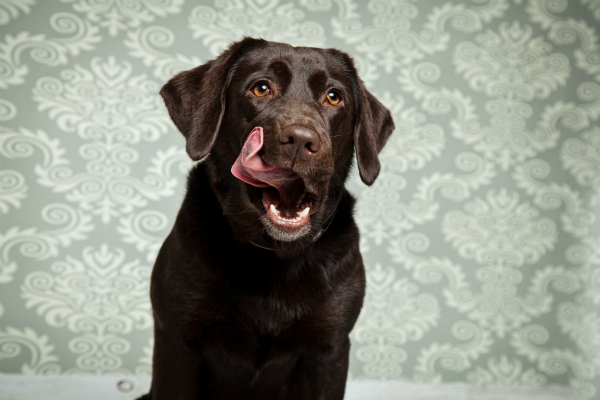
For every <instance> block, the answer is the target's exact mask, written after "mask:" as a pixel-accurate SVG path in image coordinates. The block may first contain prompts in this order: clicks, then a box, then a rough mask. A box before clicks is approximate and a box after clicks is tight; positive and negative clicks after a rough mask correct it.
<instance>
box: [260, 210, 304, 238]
mask: <svg viewBox="0 0 600 400" xmlns="http://www.w3.org/2000/svg"><path fill="white" fill-rule="evenodd" d="M269 214H270V212H268V213H267V214H265V215H262V216H261V218H260V219H261V222H262V224H263V226H264V227H265V230H266V231H267V234H268V235H269V236H270V237H272V238H273V239H275V240H278V241H280V242H293V241H295V240H299V239H301V238H303V237H305V236H306V235H308V234H309V233H310V230H311V227H312V226H311V223H310V216H308V218H309V219H308V220H306V221H302V223H294V222H287V221H284V222H281V221H277V220H276V219H277V217H275V220H273V217H271V216H270V215H269Z"/></svg>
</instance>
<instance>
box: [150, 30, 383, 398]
mask: <svg viewBox="0 0 600 400" xmlns="http://www.w3.org/2000/svg"><path fill="white" fill-rule="evenodd" d="M257 79H263V80H267V81H268V82H269V84H270V85H271V87H272V88H273V93H272V96H271V97H270V98H256V96H253V95H252V92H251V89H252V85H254V83H255V82H256V80H257ZM332 87H334V88H335V89H336V90H338V91H340V92H341V95H342V99H343V100H342V102H340V104H338V105H337V106H335V107H334V106H331V105H330V104H329V103H326V102H325V101H326V99H325V96H326V95H327V91H328V90H330V89H331V88H332ZM161 94H162V95H163V97H164V99H165V104H166V106H167V108H168V110H169V113H170V115H171V118H172V119H173V121H174V122H175V124H176V125H177V127H178V128H179V130H180V131H181V132H182V133H183V134H184V136H185V137H186V140H187V151H188V153H189V154H190V156H191V157H192V158H193V159H196V160H197V159H200V158H202V157H204V156H206V155H207V154H208V153H209V152H210V154H209V155H208V156H207V157H206V158H205V159H204V160H203V161H202V162H200V163H199V164H197V165H196V166H195V167H194V168H193V169H192V171H191V172H190V174H189V177H188V187H187V193H186V196H185V199H184V201H183V204H182V206H181V209H180V211H179V215H178V217H177V220H176V221H175V225H174V227H173V230H172V232H171V233H170V234H169V236H168V237H167V239H166V240H165V242H164V244H163V246H162V248H161V250H160V253H159V255H158V258H157V260H156V263H155V266H154V270H153V273H152V282H151V293H150V294H151V300H152V307H153V311H154V319H155V348H154V361H153V382H152V388H151V391H150V393H149V394H147V395H146V396H143V397H142V398H141V399H152V400H191V399H194V400H200V399H202V400H205V399H207V400H208V399H210V400H226V399H227V400H228V399H244V400H253V399H255V400H259V399H261V400H262V399H269V400H284V399H285V400H292V399H298V400H300V399H302V400H306V399H315V400H316V399H321V400H325V399H328V400H341V399H342V398H343V396H344V388H345V382H346V375H347V371H348V354H349V347H350V342H349V339H348V335H349V333H350V331H351V329H352V327H353V326H354V323H355V321H356V319H357V317H358V314H359V312H360V309H361V306H362V302H363V297H364V289H365V276H364V268H363V264H362V259H361V255H360V253H359V249H358V240H359V235H358V230H357V227H356V225H355V223H354V220H353V217H352V210H353V206H354V199H353V198H352V196H350V194H349V193H348V192H347V191H346V189H345V188H344V181H345V180H346V178H347V175H348V171H349V169H350V166H351V160H352V155H353V151H354V149H356V152H357V158H358V164H359V165H358V166H359V171H360V174H361V177H362V178H363V180H364V181H365V182H366V183H367V184H372V183H373V181H374V180H375V178H376V177H377V174H378V172H379V161H378V160H377V154H378V152H379V151H380V150H381V148H382V147H383V145H384V144H385V142H386V140H387V138H388V136H389V135H390V133H391V131H392V130H393V127H394V125H393V121H392V119H391V116H390V114H389V111H388V110H387V109H386V108H385V107H383V106H382V105H381V104H380V103H379V102H378V101H377V100H376V99H375V98H374V97H373V96H372V95H371V94H370V93H369V92H368V91H367V90H366V89H365V88H364V86H363V84H362V82H361V81H360V79H359V78H358V77H357V75H356V70H355V68H354V66H353V64H352V60H351V59H350V57H348V56H347V55H346V54H344V53H342V52H339V51H337V50H332V49H314V48H294V47H291V46H288V45H285V44H280V43H272V42H266V41H263V40H256V39H244V40H243V41H240V42H237V43H234V44H232V45H231V46H230V48H229V49H228V50H226V51H225V52H224V53H223V54H222V55H221V56H219V57H218V58H217V59H215V60H213V61H210V62H208V63H207V64H204V65H202V66H199V67H197V68H195V69H192V70H190V71H185V72H182V73H180V74H178V75H177V76H175V77H174V78H173V79H171V80H170V81H169V82H168V83H167V84H166V85H165V86H164V87H163V89H162V90H161ZM289 124H298V125H302V126H306V127H308V128H309V129H311V131H312V132H314V134H315V135H316V136H318V138H319V141H320V150H319V152H318V153H316V154H315V155H314V156H312V155H311V156H310V157H307V159H299V158H298V159H296V158H294V156H293V154H292V155H290V152H289V151H287V150H284V149H283V147H284V146H282V144H281V141H280V138H281V136H280V132H281V129H283V128H284V127H285V126H287V125H289ZM256 126H261V127H263V128H264V131H265V146H264V151H263V153H262V157H263V159H264V160H265V161H267V162H268V163H270V164H272V165H276V166H280V167H285V168H290V169H292V170H294V172H296V173H297V174H298V175H299V176H300V177H301V178H302V179H303V181H304V184H305V186H306V188H307V189H308V190H310V192H311V193H312V194H313V195H314V196H315V198H316V199H317V200H318V202H319V208H318V210H317V212H316V213H315V214H314V215H311V218H310V225H309V229H308V231H307V232H304V233H302V234H292V235H291V236H290V235H287V234H286V235H287V236H286V235H284V234H280V233H278V232H277V231H274V230H273V229H272V228H271V230H269V229H267V228H266V227H265V210H264V208H263V206H262V204H261V198H262V191H261V190H260V189H257V188H255V187H253V186H250V185H248V184H246V183H244V182H242V181H240V180H238V179H237V178H235V177H234V176H233V175H232V174H231V172H230V169H231V166H232V165H233V163H234V161H235V159H236V158H237V156H238V154H239V153H240V150H241V148H242V145H243V143H244V141H245V138H246V137H247V135H248V134H249V132H250V131H251V130H252V129H253V128H254V127H256ZM278 138H279V139H278ZM288 150H289V149H288ZM334 210H335V214H334V218H333V220H332V222H331V224H330V226H329V227H328V229H327V230H326V231H325V233H324V234H323V235H322V236H321V237H320V238H319V239H318V240H316V241H314V239H315V237H316V236H317V234H318V232H319V231H320V230H321V229H322V228H323V224H324V222H325V221H326V220H327V218H328V217H329V216H330V215H332V213H333V212H334ZM273 232H274V233H273ZM294 235H295V236H294ZM260 236H262V237H263V239H264V240H266V242H267V243H268V245H269V246H271V247H273V249H274V250H264V249H261V248H258V247H256V246H254V245H253V244H251V243H249V241H250V240H253V239H256V238H258V237H260ZM290 238H291V239H292V240H291V239H290Z"/></svg>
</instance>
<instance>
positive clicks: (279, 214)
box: [270, 204, 281, 218]
mask: <svg viewBox="0 0 600 400" xmlns="http://www.w3.org/2000/svg"><path fill="white" fill-rule="evenodd" d="M270 208H271V211H273V214H275V215H277V216H278V217H279V218H281V213H280V212H279V210H278V209H277V208H275V206H274V205H273V204H271V207H270Z"/></svg>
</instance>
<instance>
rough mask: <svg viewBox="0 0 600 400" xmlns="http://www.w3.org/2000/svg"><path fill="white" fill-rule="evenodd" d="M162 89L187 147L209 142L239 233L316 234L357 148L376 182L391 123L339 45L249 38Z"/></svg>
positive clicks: (194, 154)
mask: <svg viewBox="0 0 600 400" xmlns="http://www.w3.org/2000/svg"><path fill="white" fill-rule="evenodd" d="M161 95H162V96H163V98H164V99H165V104H166V106H167V108H168V110H169V113H170V115H171V118H172V119H173V121H174V122H175V124H176V125H177V127H178V128H179V130H180V131H181V132H182V133H183V134H184V136H185V137H186V140H187V145H186V148H187V151H188V154H189V155H190V157H191V158H192V159H194V160H199V159H201V158H203V157H205V156H206V155H207V154H208V153H209V152H210V156H209V157H208V158H207V160H206V161H205V162H207V163H208V168H207V170H208V172H209V175H210V177H211V183H212V185H213V189H214V190H215V193H216V194H217V197H218V198H219V201H220V203H221V206H222V207H223V210H224V213H225V215H226V216H227V217H228V219H229V221H230V223H231V224H232V227H233V228H234V231H237V234H236V236H237V237H238V239H240V240H249V239H253V238H255V237H258V236H259V235H260V234H261V232H263V231H265V230H266V232H267V234H268V235H269V237H270V238H272V239H274V240H275V241H282V242H293V241H302V240H304V241H307V240H310V238H312V237H314V235H315V234H316V232H318V231H319V230H320V229H321V228H322V224H323V223H324V221H325V220H326V219H327V217H328V216H329V215H330V213H331V212H333V210H334V209H335V207H336V206H337V203H338V202H339V199H340V196H341V193H342V192H343V185H344V181H345V179H346V177H347V175H348V171H349V169H350V165H351V160H352V154H353V149H354V148H356V152H357V159H358V166H359V171H360V175H361V177H362V179H363V181H364V182H365V183H367V184H369V185H370V184H372V183H373V181H374V180H375V178H376V177H377V174H378V173H379V161H378V159H377V154H378V153H379V151H380V150H381V148H382V147H383V145H384V144H385V142H386V140H387V138H388V137H389V135H390V133H391V132H392V130H393V128H394V125H393V121H392V118H391V116H390V113H389V111H388V110H387V109H386V108H385V107H383V106H382V105H381V103H379V102H378V101H377V100H376V99H375V98H374V97H373V96H372V95H371V94H370V93H369V92H368V91H367V90H366V89H365V88H364V86H363V84H362V82H361V81H360V79H359V78H358V77H357V75H356V70H355V68H354V66H353V63H352V60H351V59H350V57H349V56H347V55H346V54H345V53H342V52H340V51H337V50H333V49H316V48H306V47H292V46H289V45H286V44H281V43H272V42H267V41H264V40H256V39H244V40H242V41H241V42H237V43H234V44H232V45H231V46H230V48H229V49H228V50H227V51H225V52H224V53H223V54H222V55H221V56H219V57H218V58H217V59H215V60H213V61H210V62H208V63H207V64H204V65H201V66H199V67H197V68H195V69H192V70H189V71H184V72H182V73H180V74H178V75H176V76H175V77H174V78H173V79H171V80H170V81H169V82H168V83H167V84H166V85H165V86H164V87H163V89H162V90H161ZM236 160H237V161H236ZM234 175H235V176H234ZM238 178H239V179H238ZM242 232H243V233H242ZM234 233H235V232H234ZM244 236H245V237H244Z"/></svg>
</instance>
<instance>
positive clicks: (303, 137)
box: [279, 125, 321, 160]
mask: <svg viewBox="0 0 600 400" xmlns="http://www.w3.org/2000/svg"><path fill="white" fill-rule="evenodd" d="M279 142H280V143H281V145H282V146H283V147H284V148H285V150H286V151H287V152H288V153H289V155H290V156H292V157H294V156H297V157H300V159H302V160H308V159H310V158H311V157H312V156H314V155H315V154H316V153H318V152H319V150H321V139H319V136H318V135H317V133H316V132H315V131H313V130H312V129H310V128H307V127H304V126H301V125H288V126H286V127H285V128H283V129H282V130H281V132H280V133H279Z"/></svg>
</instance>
